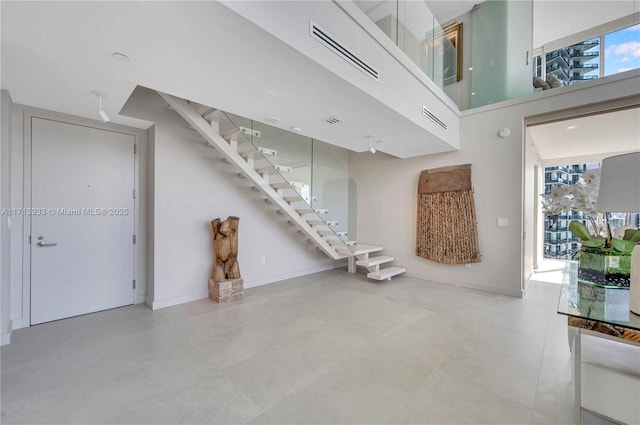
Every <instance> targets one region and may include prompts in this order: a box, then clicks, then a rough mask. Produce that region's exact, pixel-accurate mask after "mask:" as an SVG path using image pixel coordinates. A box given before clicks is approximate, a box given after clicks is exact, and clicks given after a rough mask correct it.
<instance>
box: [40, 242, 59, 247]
mask: <svg viewBox="0 0 640 425" xmlns="http://www.w3.org/2000/svg"><path fill="white" fill-rule="evenodd" d="M36 246H38V247H40V248H44V247H47V246H58V244H57V243H55V242H53V243H45V242H38V243H37V244H36Z"/></svg>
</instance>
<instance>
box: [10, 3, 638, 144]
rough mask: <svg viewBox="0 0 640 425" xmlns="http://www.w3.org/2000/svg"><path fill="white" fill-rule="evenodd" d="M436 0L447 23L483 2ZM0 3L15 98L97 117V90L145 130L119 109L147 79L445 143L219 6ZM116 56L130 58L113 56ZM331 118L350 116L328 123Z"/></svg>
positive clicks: (229, 105) (356, 132)
mask: <svg viewBox="0 0 640 425" xmlns="http://www.w3.org/2000/svg"><path fill="white" fill-rule="evenodd" d="M427 3H428V4H430V6H431V7H432V9H433V11H434V13H435V15H436V17H437V18H438V19H439V20H441V21H443V20H446V19H447V18H449V17H450V15H452V14H453V15H455V14H458V13H460V12H462V11H465V10H467V9H468V8H470V7H472V5H473V4H474V2H472V1H463V2H456V1H434V2H427ZM546 3H551V2H540V4H545V5H546ZM552 3H553V4H554V5H555V6H554V7H560V6H562V7H565V6H566V5H567V4H573V5H574V6H575V4H576V2H571V1H570V2H562V1H558V2H552ZM601 3H607V4H611V5H613V4H614V3H615V4H618V3H620V4H622V5H623V6H625V7H627V6H628V5H629V4H630V5H631V8H632V9H634V8H636V6H635V5H636V4H637V3H638V0H630V1H615V2H596V1H594V2H586V3H585V2H581V3H580V4H581V5H582V6H581V7H586V6H585V5H589V7H591V5H594V4H601ZM0 8H1V31H2V32H1V36H2V40H1V60H2V62H1V64H2V67H1V70H2V74H1V80H0V82H1V87H2V88H3V89H6V90H8V91H9V92H10V94H11V96H12V98H13V101H14V102H16V103H20V104H24V105H28V106H33V107H39V108H43V109H49V110H53V111H58V112H62V113H67V114H71V115H76V116H82V117H88V118H93V119H95V118H96V112H97V109H98V99H97V98H96V97H95V96H94V95H93V94H91V92H92V91H94V90H97V91H100V92H103V93H105V94H106V96H107V97H106V98H105V99H104V101H103V107H104V110H105V111H106V112H107V113H108V115H109V116H110V117H111V118H112V120H113V121H114V122H116V123H121V124H125V125H131V126H135V127H140V128H146V127H148V126H149V125H150V123H148V122H143V121H140V120H137V119H133V118H129V117H125V116H119V115H118V113H119V111H120V109H121V107H122V106H123V105H124V103H125V102H126V100H127V99H128V97H129V96H130V95H131V93H132V92H133V90H134V89H135V87H136V86H138V85H142V86H146V87H151V88H154V89H157V90H161V91H164V92H167V93H171V94H174V95H177V96H180V97H184V98H187V99H190V100H193V101H196V102H198V103H202V104H207V105H210V106H213V107H217V108H220V109H224V110H227V111H230V112H235V113H239V114H242V115H245V116H248V117H251V118H253V119H255V120H257V121H262V122H269V118H270V117H274V116H275V117H278V118H279V119H280V122H279V123H277V126H279V127H281V128H285V129H288V128H289V127H293V126H296V127H301V128H302V131H301V132H302V134H304V135H307V136H311V137H315V138H317V139H320V140H324V141H327V142H330V143H334V144H337V145H340V146H343V147H346V148H348V149H351V150H355V151H361V152H362V151H366V150H367V149H368V143H369V141H368V139H367V138H366V136H365V135H367V134H376V135H379V136H383V138H385V142H384V143H382V144H379V145H378V146H376V147H377V148H378V150H380V151H383V152H388V153H391V154H394V144H395V146H400V145H406V144H407V143H415V144H420V143H422V144H423V145H424V146H423V147H421V150H420V151H419V152H420V154H427V153H431V152H435V151H437V149H442V147H441V146H440V147H437V149H436V147H435V143H436V141H430V142H425V140H427V139H428V134H426V133H427V132H426V130H424V129H422V128H421V127H418V126H417V125H414V124H413V125H412V123H409V122H408V120H407V119H405V118H404V117H402V116H401V115H400V114H398V113H396V112H395V111H393V110H391V109H390V108H388V107H386V106H385V105H383V104H381V103H380V102H379V101H377V100H375V99H373V98H372V97H370V96H369V95H367V94H366V93H364V92H363V91H361V90H359V89H357V88H355V87H354V86H352V85H351V84H349V83H347V82H346V81H344V80H342V79H341V78H339V77H337V76H336V75H335V74H333V73H331V72H329V71H328V70H326V69H325V68H323V67H322V66H318V64H317V63H315V62H314V61H312V60H311V59H309V58H307V57H305V56H304V55H301V54H299V53H298V52H297V51H295V50H293V49H292V48H291V47H289V46H287V45H285V44H284V43H283V42H281V41H280V40H278V39H276V38H275V37H273V36H271V35H270V34H268V33H266V32H265V31H263V30H261V29H260V28H258V27H257V26H255V25H253V24H252V23H250V22H249V21H247V20H245V19H244V18H242V17H240V16H239V15H237V14H236V13H234V12H232V11H231V10H229V9H228V8H227V7H225V6H223V5H221V4H220V3H218V2H211V1H207V2H199V1H193V2H191V1H181V2H169V1H167V2H164V1H159V2H133V1H130V2H109V1H104V2H90V1H85V2H73V1H69V2H57V1H51V2H48V1H43V2H27V1H24V2H18V1H16V2H11V1H2V2H0ZM610 8H611V9H613V7H610ZM627 8H628V7H627ZM451 18H453V16H451ZM115 52H122V53H125V54H126V55H127V56H129V58H130V60H129V61H128V62H121V61H118V60H116V59H114V58H113V57H112V54H113V53H115ZM331 116H338V117H339V118H341V119H342V120H343V122H342V123H341V124H339V125H337V126H328V125H327V124H326V123H325V121H324V119H325V118H327V117H331ZM605 127H606V126H605ZM609 128H612V127H611V126H609ZM595 134H597V132H588V133H585V134H584V135H583V136H582V142H583V143H584V141H585V140H586V138H587V137H589V136H591V135H595ZM595 143H597V140H596V141H595ZM430 149H432V150H431V151H430ZM543 150H544V149H543ZM395 152H398V151H395ZM399 156H401V155H399Z"/></svg>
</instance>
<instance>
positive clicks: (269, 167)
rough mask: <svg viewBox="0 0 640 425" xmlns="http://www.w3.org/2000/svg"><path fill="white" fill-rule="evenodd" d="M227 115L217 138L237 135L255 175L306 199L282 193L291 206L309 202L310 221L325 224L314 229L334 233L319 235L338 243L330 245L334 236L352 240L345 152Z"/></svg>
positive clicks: (350, 191) (352, 190) (351, 186)
mask: <svg viewBox="0 0 640 425" xmlns="http://www.w3.org/2000/svg"><path fill="white" fill-rule="evenodd" d="M226 116H227V118H228V120H221V122H220V134H223V135H224V137H225V138H228V137H230V135H232V134H235V136H234V137H237V138H238V152H239V153H240V154H241V155H242V156H243V157H245V158H246V159H247V161H253V167H254V168H255V169H256V170H257V171H258V172H259V173H261V174H262V173H265V172H266V173H267V174H269V175H270V177H269V179H270V180H269V181H270V182H271V183H278V182H282V181H286V182H288V183H289V185H290V186H291V188H292V189H294V190H295V191H296V192H298V194H299V195H300V197H302V199H304V201H302V200H299V199H298V200H296V199H295V197H294V196H293V195H294V194H293V192H289V190H290V189H291V188H288V189H282V190H284V191H285V192H286V193H284V194H283V196H284V197H285V200H287V201H288V202H289V203H291V205H292V206H293V207H294V208H296V209H298V208H306V209H308V208H309V207H308V206H307V205H306V204H308V205H310V206H311V207H312V208H313V209H314V210H315V211H316V213H317V217H313V220H318V218H320V219H322V220H324V222H325V223H326V226H321V227H319V228H317V230H318V231H323V232H328V231H329V230H330V231H333V232H334V233H335V234H331V233H322V234H323V236H324V237H325V238H327V241H328V242H329V244H332V245H336V244H334V243H333V242H331V241H330V239H333V240H335V238H336V237H338V238H340V239H342V240H343V241H344V242H347V241H355V240H356V239H355V238H356V235H355V231H356V198H355V196H356V192H355V184H354V183H353V181H351V180H349V169H348V162H349V161H348V154H349V151H348V150H346V149H343V148H340V147H337V146H334V145H330V144H328V143H324V142H321V141H318V140H313V139H310V138H308V137H304V136H301V135H299V134H297V133H292V132H290V131H287V130H282V129H280V128H277V127H272V126H270V125H266V124H262V123H259V122H255V121H251V120H249V119H247V118H243V117H239V116H237V115H233V114H228V113H227V114H226ZM247 141H248V142H250V143H247ZM274 168H275V170H274ZM287 198H289V199H287ZM305 202H306V204H305ZM305 214H308V213H305ZM315 226H317V224H315ZM338 245H340V244H338ZM348 245H349V247H350V249H352V248H351V246H350V244H348Z"/></svg>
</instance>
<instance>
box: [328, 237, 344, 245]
mask: <svg viewBox="0 0 640 425" xmlns="http://www.w3.org/2000/svg"><path fill="white" fill-rule="evenodd" d="M330 238H331V236H329V238H325V240H326V241H327V243H328V244H329V245H331V246H333V245H340V246H342V245H344V243H343V242H342V241H341V240H340V239H337V238H331V239H330Z"/></svg>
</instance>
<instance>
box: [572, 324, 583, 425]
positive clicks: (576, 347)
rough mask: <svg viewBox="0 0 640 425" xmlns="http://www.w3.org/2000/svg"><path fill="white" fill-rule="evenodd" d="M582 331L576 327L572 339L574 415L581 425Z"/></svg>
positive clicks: (578, 424) (575, 420)
mask: <svg viewBox="0 0 640 425" xmlns="http://www.w3.org/2000/svg"><path fill="white" fill-rule="evenodd" d="M581 335H582V333H581V332H580V329H575V334H574V336H573V341H572V349H571V352H572V354H573V356H572V357H573V403H574V407H573V409H574V410H573V415H574V423H575V424H576V425H580V422H581V420H582V418H581V415H580V409H581V406H582V359H581V350H582V344H581V342H582V341H581V340H582V337H581Z"/></svg>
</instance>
